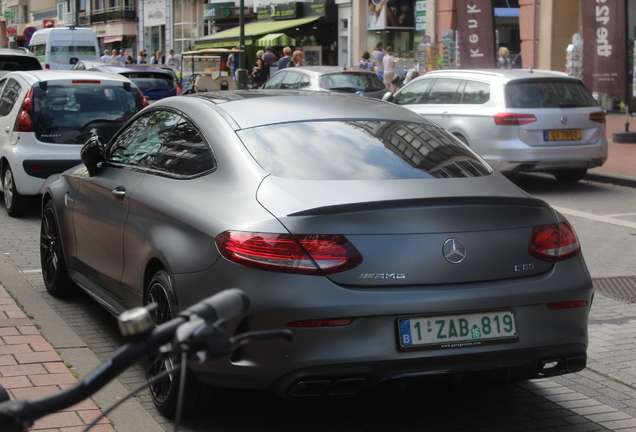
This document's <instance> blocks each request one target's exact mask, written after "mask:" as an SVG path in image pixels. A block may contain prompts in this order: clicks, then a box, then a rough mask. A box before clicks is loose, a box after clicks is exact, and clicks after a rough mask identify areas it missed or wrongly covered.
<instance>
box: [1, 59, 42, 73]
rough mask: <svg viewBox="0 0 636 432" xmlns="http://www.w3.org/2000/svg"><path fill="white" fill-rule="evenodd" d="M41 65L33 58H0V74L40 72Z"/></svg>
mask: <svg viewBox="0 0 636 432" xmlns="http://www.w3.org/2000/svg"><path fill="white" fill-rule="evenodd" d="M41 69H42V65H41V64H40V61H39V60H38V59H37V58H35V57H28V56H24V57H20V56H6V57H5V56H0V72H6V71H28V70H41Z"/></svg>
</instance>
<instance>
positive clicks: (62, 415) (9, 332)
mask: <svg viewBox="0 0 636 432" xmlns="http://www.w3.org/2000/svg"><path fill="white" fill-rule="evenodd" d="M0 340H1V341H2V343H1V344H0V385H2V386H3V387H4V388H5V389H6V390H7V391H8V392H9V394H10V395H11V397H12V399H18V398H33V397H38V396H43V395H46V394H50V393H53V392H56V391H59V390H62V389H64V388H67V387H68V386H70V385H73V384H75V383H76V382H77V380H76V378H75V376H73V374H72V372H71V370H70V369H69V367H70V366H71V365H65V364H64V362H63V361H62V359H61V358H60V356H59V355H58V353H57V352H55V350H54V349H53V347H52V346H51V344H50V343H49V342H48V341H46V340H45V339H44V338H43V337H42V336H41V335H40V331H39V329H38V328H37V327H36V326H35V325H34V324H33V322H32V321H31V320H30V319H29V318H28V317H27V316H26V315H25V313H24V311H22V309H21V308H20V306H19V305H18V304H17V303H16V301H15V300H14V299H13V297H11V295H10V294H9V293H7V291H6V290H5V289H4V287H3V286H2V285H0ZM100 414H101V411H100V409H99V408H98V407H97V406H96V405H95V403H93V402H92V401H91V400H90V399H87V400H84V401H83V402H81V403H79V404H77V405H75V406H72V407H70V408H68V409H66V410H64V411H61V412H58V413H54V414H51V415H48V416H46V417H43V418H41V419H40V420H37V421H36V422H35V424H34V425H33V428H32V430H34V431H47V432H79V431H80V430H82V429H83V428H84V426H86V425H87V424H89V423H90V422H92V421H93V420H94V419H95V418H96V417H97V416H99V415H100ZM91 430H92V431H94V432H115V429H114V428H113V427H112V425H111V424H110V422H109V420H108V419H106V418H102V419H100V420H99V422H98V425H96V426H94V427H93V428H92V429H91Z"/></svg>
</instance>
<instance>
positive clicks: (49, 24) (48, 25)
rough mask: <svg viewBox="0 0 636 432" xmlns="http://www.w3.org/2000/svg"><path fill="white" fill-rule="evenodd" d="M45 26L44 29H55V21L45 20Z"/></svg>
mask: <svg viewBox="0 0 636 432" xmlns="http://www.w3.org/2000/svg"><path fill="white" fill-rule="evenodd" d="M43 24H44V28H53V27H55V20H44V22H43Z"/></svg>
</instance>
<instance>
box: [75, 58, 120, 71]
mask: <svg viewBox="0 0 636 432" xmlns="http://www.w3.org/2000/svg"><path fill="white" fill-rule="evenodd" d="M106 65H110V66H121V67H124V64H123V63H122V62H120V61H119V60H109V61H105V62H104V61H101V60H80V61H78V62H77V63H75V64H74V65H73V67H72V68H71V70H89V69H91V68H94V67H97V66H106Z"/></svg>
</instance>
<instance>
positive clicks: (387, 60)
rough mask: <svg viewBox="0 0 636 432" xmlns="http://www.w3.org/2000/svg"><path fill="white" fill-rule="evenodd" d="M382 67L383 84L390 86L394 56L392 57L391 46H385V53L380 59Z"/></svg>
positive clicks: (393, 72) (393, 73)
mask: <svg viewBox="0 0 636 432" xmlns="http://www.w3.org/2000/svg"><path fill="white" fill-rule="evenodd" d="M382 67H383V68H384V84H385V85H386V87H387V88H390V87H391V80H393V77H394V76H395V57H393V47H392V46H388V47H386V55H385V56H384V58H383V59H382Z"/></svg>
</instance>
